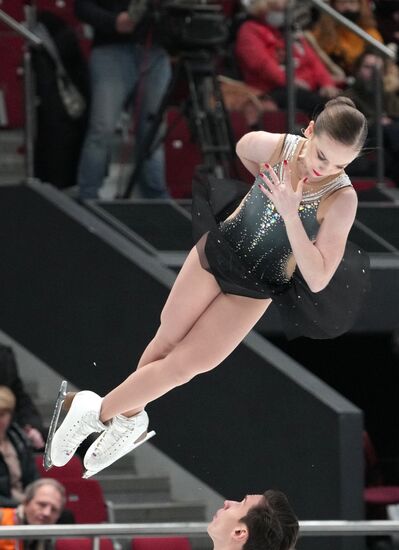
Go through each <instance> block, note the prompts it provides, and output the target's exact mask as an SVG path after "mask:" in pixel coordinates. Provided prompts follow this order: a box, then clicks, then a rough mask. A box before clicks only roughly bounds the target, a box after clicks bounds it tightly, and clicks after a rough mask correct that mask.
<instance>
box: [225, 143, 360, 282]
mask: <svg viewBox="0 0 399 550" xmlns="http://www.w3.org/2000/svg"><path fill="white" fill-rule="evenodd" d="M301 140H302V138H300V137H299V136H294V135H290V134H288V135H287V136H286V138H285V142H284V148H283V152H282V155H281V160H280V161H279V162H278V163H277V164H275V165H274V166H273V170H274V171H275V172H276V174H277V175H278V176H279V177H280V178H281V176H282V169H283V162H282V159H287V160H291V159H292V157H293V156H294V154H295V151H296V149H297V147H298V146H299V143H300V141H301ZM262 182H263V180H262V179H261V177H260V176H258V177H257V178H256V179H255V182H254V184H253V185H252V187H251V189H250V191H249V193H248V194H247V196H246V198H245V199H244V201H243V204H242V206H241V208H240V210H239V211H238V213H237V214H236V215H235V216H234V217H233V218H231V219H229V220H226V221H224V222H222V223H221V224H220V230H221V231H222V233H223V234H224V236H225V238H226V240H227V241H228V242H229V243H230V245H231V246H232V247H233V249H234V250H235V252H236V254H237V255H238V257H239V258H240V260H241V261H242V262H243V264H245V265H246V266H247V267H248V273H250V274H252V275H254V276H255V277H256V278H259V279H261V280H264V281H266V282H268V283H269V284H270V285H273V286H274V285H276V286H280V285H283V284H286V283H288V281H289V276H288V274H287V266H288V261H289V259H290V257H291V256H292V249H291V245H290V242H289V240H288V236H287V232H286V229H285V224H284V221H283V219H282V217H281V216H280V214H279V213H278V212H277V211H276V209H275V207H274V204H273V203H272V201H270V200H269V199H268V198H267V197H266V196H265V195H264V194H263V193H262V191H261V190H260V189H259V187H258V184H259V183H262ZM348 185H351V183H350V180H349V178H348V176H347V175H346V174H345V173H342V174H340V175H339V176H337V177H336V178H335V179H334V180H332V181H330V182H329V183H328V184H326V185H324V186H320V188H318V189H317V191H316V192H304V193H303V197H302V201H301V203H300V205H299V210H298V213H299V217H300V219H301V221H302V223H303V226H304V228H305V231H306V233H307V235H308V237H309V239H310V240H312V241H314V240H315V239H316V236H317V232H318V229H319V223H318V221H317V210H318V208H319V204H320V202H321V200H322V198H323V197H325V196H327V195H329V194H331V193H332V192H334V191H335V190H337V189H340V188H341V187H346V186H348Z"/></svg>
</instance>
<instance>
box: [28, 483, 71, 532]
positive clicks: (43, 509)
mask: <svg viewBox="0 0 399 550" xmlns="http://www.w3.org/2000/svg"><path fill="white" fill-rule="evenodd" d="M62 508H63V498H62V495H61V494H60V492H59V491H58V490H57V489H56V488H55V487H53V486H52V485H42V486H41V487H39V488H38V489H37V491H36V492H35V495H34V497H33V498H32V499H31V500H30V501H29V502H27V503H26V504H25V507H24V509H25V516H26V520H27V522H28V524H29V525H52V524H54V523H56V522H57V521H58V518H59V517H60V515H61V512H62Z"/></svg>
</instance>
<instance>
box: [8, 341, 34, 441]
mask: <svg viewBox="0 0 399 550" xmlns="http://www.w3.org/2000/svg"><path fill="white" fill-rule="evenodd" d="M0 386H7V387H9V388H10V389H11V391H12V392H13V394H14V395H15V399H16V405H15V411H14V419H15V421H16V422H17V424H18V425H19V426H20V427H21V428H23V430H24V432H25V433H26V435H27V436H28V438H29V439H30V441H31V443H32V445H33V447H34V448H35V449H42V448H43V447H44V440H43V435H42V434H43V431H44V428H43V421H42V418H41V415H40V413H39V411H38V410H37V408H36V406H35V404H34V403H33V401H32V399H31V397H30V396H29V394H28V393H26V391H25V388H24V386H23V383H22V380H21V378H20V376H19V373H18V367H17V362H16V359H15V355H14V352H13V350H12V348H11V347H9V346H5V345H3V344H0Z"/></svg>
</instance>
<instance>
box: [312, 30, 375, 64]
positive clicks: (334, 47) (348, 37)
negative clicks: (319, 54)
mask: <svg viewBox="0 0 399 550" xmlns="http://www.w3.org/2000/svg"><path fill="white" fill-rule="evenodd" d="M363 30H364V31H365V32H367V34H369V35H370V36H371V37H373V38H375V39H376V40H378V41H379V42H383V40H382V36H381V34H380V33H379V32H378V30H377V29H376V28H374V27H369V28H365V29H363ZM335 31H336V32H335V37H334V38H333V37H331V39H330V40H328V39H327V40H326V37H325V35H324V36H322V32H323V30H322V28H321V26H318V25H316V27H315V29H314V31H313V34H314V36H315V38H316V40H317V41H318V43H319V44H320V46H321V47H322V48H323V50H324V51H325V52H326V53H327V54H328V55H330V56H333V57H334V59H336V60H337V63H338V64H339V65H341V67H342V68H343V69H344V71H346V72H351V69H352V66H353V63H354V61H355V60H356V59H357V58H358V57H359V55H360V54H362V53H363V51H364V50H365V48H366V46H367V44H366V42H365V41H364V40H363V38H360V36H357V34H355V33H353V32H352V31H351V30H349V29H347V28H346V27H343V26H342V25H339V26H338V27H336V29H335Z"/></svg>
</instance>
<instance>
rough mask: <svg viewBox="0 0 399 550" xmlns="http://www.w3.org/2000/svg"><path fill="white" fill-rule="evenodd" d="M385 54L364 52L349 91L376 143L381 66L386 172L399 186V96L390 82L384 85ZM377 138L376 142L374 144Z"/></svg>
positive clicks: (372, 139)
mask: <svg viewBox="0 0 399 550" xmlns="http://www.w3.org/2000/svg"><path fill="white" fill-rule="evenodd" d="M387 63H388V65H389V62H385V63H384V60H383V59H382V57H381V56H380V55H379V54H378V53H376V52H373V51H366V52H364V53H363V54H362V55H361V56H360V57H359V59H358V60H357V61H356V63H355V65H354V75H355V81H354V83H353V84H352V85H351V86H350V87H349V88H348V89H347V90H345V92H344V94H345V95H346V96H348V97H350V98H351V99H352V100H353V101H354V102H355V104H356V106H357V108H358V109H359V110H360V111H361V112H362V113H363V114H364V115H365V116H366V117H367V120H368V123H369V141H370V140H371V141H370V145H372V146H375V132H376V124H377V122H378V121H377V119H376V103H375V96H376V90H375V77H374V70H375V69H376V68H378V69H379V70H380V71H381V76H382V78H383V86H384V88H383V98H382V104H383V113H382V117H381V119H380V122H381V124H382V126H383V136H384V150H385V153H386V161H387V166H386V172H387V175H388V176H390V177H391V178H392V179H393V180H394V181H395V183H396V185H399V167H398V163H397V161H396V159H397V156H398V154H399V95H398V94H397V93H396V92H395V91H391V89H390V88H389V85H392V84H391V80H390V84H389V85H384V75H385V74H386V73H385V68H386V65H387ZM373 141H374V143H373Z"/></svg>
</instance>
